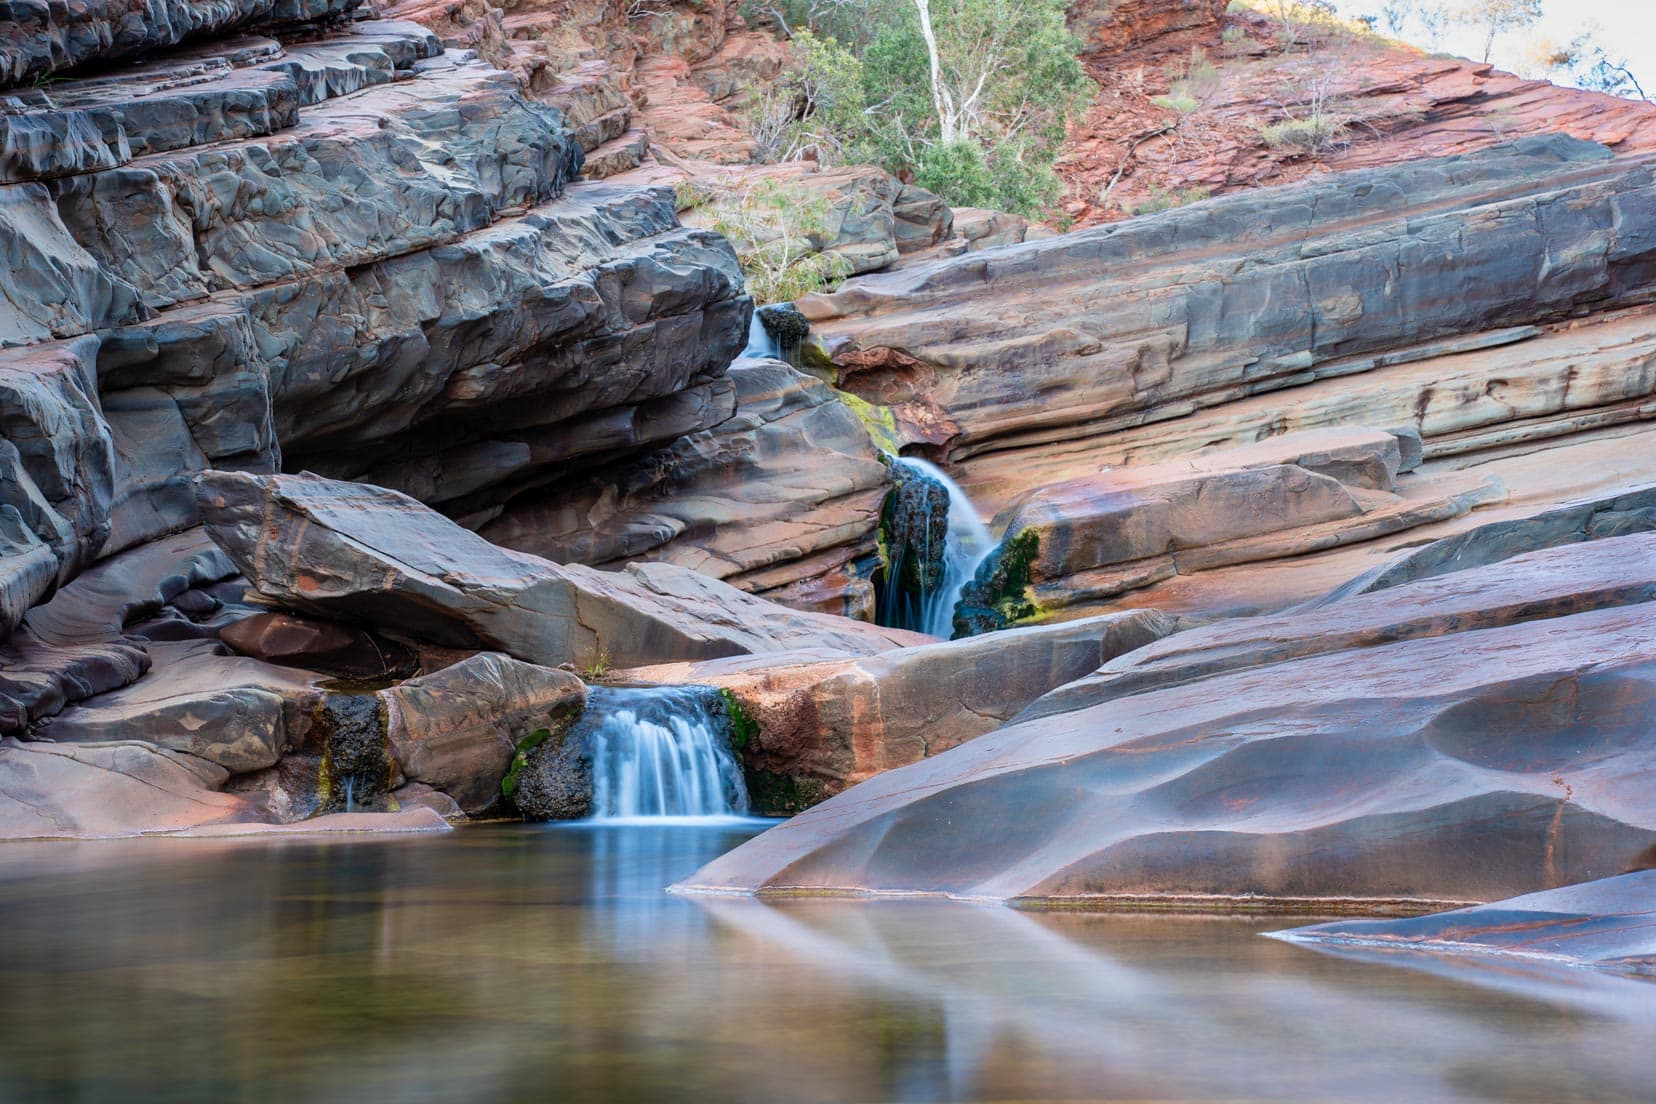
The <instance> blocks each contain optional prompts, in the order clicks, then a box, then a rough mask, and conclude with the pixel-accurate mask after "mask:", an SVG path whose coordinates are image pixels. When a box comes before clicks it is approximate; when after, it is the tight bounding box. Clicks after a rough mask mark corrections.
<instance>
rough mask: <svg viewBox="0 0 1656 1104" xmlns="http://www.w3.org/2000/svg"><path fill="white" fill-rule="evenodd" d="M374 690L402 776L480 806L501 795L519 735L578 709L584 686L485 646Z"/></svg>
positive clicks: (468, 807) (465, 805) (463, 804)
mask: <svg viewBox="0 0 1656 1104" xmlns="http://www.w3.org/2000/svg"><path fill="white" fill-rule="evenodd" d="M379 697H380V699H381V700H382V701H384V702H385V709H386V725H387V731H388V733H389V736H390V740H391V751H392V754H394V755H395V756H396V759H397V765H398V767H399V768H400V769H401V770H402V774H403V776H404V777H405V778H407V779H409V780H410V781H411V782H424V783H428V784H429V785H431V786H434V787H436V788H437V789H439V790H441V791H443V792H444V793H446V794H448V795H449V796H450V797H452V798H453V799H454V800H455V801H457V802H458V803H459V805H460V808H461V809H462V810H463V811H464V812H467V813H479V812H482V811H483V810H485V809H487V808H488V807H489V806H490V805H493V804H494V803H495V802H497V801H498V800H499V799H500V782H501V779H502V778H504V777H505V775H506V771H507V769H508V768H509V767H510V766H511V765H512V756H513V754H514V753H515V750H516V748H517V745H518V742H519V741H521V740H522V739H523V738H524V737H526V736H528V735H529V734H530V733H531V732H533V731H534V730H536V729H540V728H547V727H558V726H560V725H561V724H562V722H563V721H565V720H566V719H568V718H569V717H570V716H571V715H572V714H578V713H579V712H580V710H581V707H582V705H583V703H584V702H585V701H586V686H585V685H584V684H583V683H582V682H581V680H580V679H578V678H576V677H575V676H574V675H572V674H569V673H568V672H566V671H559V670H556V669H553V668H548V667H536V666H534V665H533V664H529V663H520V662H518V661H517V660H515V659H511V658H509V657H507V656H502V655H497V654H492V653H484V654H482V655H476V656H472V657H471V658H470V659H465V660H461V661H460V662H459V663H456V664H455V665H454V666H452V667H446V668H444V669H443V670H441V671H437V672H434V673H433V674H429V675H422V676H420V677H419V678H414V679H410V680H408V681H407V682H404V683H401V684H400V685H397V686H394V687H392V688H391V689H389V690H381V691H380V692H379Z"/></svg>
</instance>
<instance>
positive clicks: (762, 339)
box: [742, 311, 782, 360]
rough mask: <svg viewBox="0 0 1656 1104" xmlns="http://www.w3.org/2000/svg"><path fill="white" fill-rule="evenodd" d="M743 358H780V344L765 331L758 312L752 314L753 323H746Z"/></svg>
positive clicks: (762, 320) (762, 319)
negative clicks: (746, 334)
mask: <svg viewBox="0 0 1656 1104" xmlns="http://www.w3.org/2000/svg"><path fill="white" fill-rule="evenodd" d="M742 355H743V356H745V357H770V358H772V359H773V360H780V359H781V358H782V344H781V342H779V341H777V340H776V338H775V337H773V336H772V335H771V332H770V331H769V330H767V329H765V321H764V318H763V317H762V316H761V315H760V314H759V312H758V311H754V312H753V321H752V322H749V323H748V343H747V348H745V349H743V350H742Z"/></svg>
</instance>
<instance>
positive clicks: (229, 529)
mask: <svg viewBox="0 0 1656 1104" xmlns="http://www.w3.org/2000/svg"><path fill="white" fill-rule="evenodd" d="M201 509H202V513H203V515H204V516H205V519H206V524H207V531H208V533H210V534H211V535H212V537H213V539H214V540H215V541H216V542H218V544H219V546H220V547H222V548H223V549H224V550H225V552H226V553H227V554H228V555H229V556H230V558H231V559H232V560H233V561H235V563H236V566H237V567H239V568H240V569H241V570H242V572H243V573H244V574H246V575H247V576H248V578H249V581H250V582H251V583H252V584H253V586H254V587H256V588H257V589H258V590H259V592H260V593H262V594H264V595H265V596H266V597H268V598H271V599H273V600H275V601H278V602H280V603H282V604H283V605H286V606H289V607H291V608H295V609H300V610H310V611H313V612H316V613H319V614H322V615H324V616H335V617H345V618H351V619H355V620H359V621H363V622H366V623H368V624H379V625H394V626H396V627H397V628H398V629H399V630H401V631H403V632H408V633H412V634H414V635H416V636H420V637H423V638H426V639H430V640H433V641H435V642H437V643H441V644H448V645H451V646H455V647H482V648H492V649H498V650H500V651H503V652H506V653H507V654H509V655H511V656H514V657H516V658H518V659H522V660H525V661H528V662H530V663H539V664H544V665H546V666H556V665H558V664H560V663H577V662H578V663H587V664H594V665H601V664H607V663H614V664H617V665H620V666H628V667H634V666H640V665H643V664H648V663H659V662H663V661H668V660H676V659H712V658H716V657H718V656H728V655H737V654H743V653H749V652H765V651H782V650H786V649H788V648H790V647H797V646H800V645H803V644H805V643H813V644H816V643H820V644H823V645H825V646H828V647H837V648H843V649H845V650H847V651H850V652H851V653H853V654H860V655H866V654H870V653H873V652H879V651H884V650H886V649H889V648H893V647H896V646H898V645H899V644H903V643H913V642H917V641H919V640H925V639H927V638H925V637H920V636H918V635H917V634H914V633H905V632H902V631H901V630H896V629H882V628H879V627H876V626H872V625H864V624H861V623H859V622H855V621H850V620H846V619H844V618H835V617H830V616H828V615H826V614H815V613H803V612H797V611H793V610H789V609H786V608H785V607H782V606H778V605H775V604H773V603H770V602H766V601H764V600H763V599H760V598H754V597H752V596H750V595H747V594H744V593H742V592H741V591H739V590H736V589H735V588H733V587H729V586H726V585H724V584H722V583H718V582H716V581H715V580H713V579H709V578H707V577H705V576H701V575H697V574H696V573H694V572H691V571H687V570H685V569H683V568H675V567H672V566H669V565H666V564H652V565H647V566H634V567H632V568H630V569H628V571H626V572H624V573H620V574H611V573H607V572H601V571H595V570H593V569H591V568H587V567H581V566H560V565H558V564H554V563H550V562H548V561H546V560H542V559H539V558H537V557H534V556H529V555H525V554H523V553H519V552H512V551H509V550H507V549H504V548H500V547H497V546H495V545H492V544H490V543H489V542H488V541H486V540H484V539H483V538H482V537H479V536H477V535H476V534H475V533H471V532H468V531H467V530H465V529H462V528H461V527H460V526H458V525H456V524H454V523H453V522H451V521H448V520H447V519H446V518H444V517H442V516H441V515H440V514H437V513H434V512H433V511H431V510H429V509H427V508H426V507H424V506H422V505H421V504H420V503H418V502H416V501H414V500H413V499H410V498H407V497H405V496H403V495H400V494H397V493H395V492H392V491H387V490H384V489H382V488H378V487H369V486H364V485H362V484H356V483H341V482H335V481H332V480H325V479H320V478H318V477H316V476H251V475H245V474H237V473H229V472H215V473H209V474H207V475H205V476H203V477H202V483H201Z"/></svg>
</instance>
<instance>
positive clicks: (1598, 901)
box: [1270, 870, 1656, 974]
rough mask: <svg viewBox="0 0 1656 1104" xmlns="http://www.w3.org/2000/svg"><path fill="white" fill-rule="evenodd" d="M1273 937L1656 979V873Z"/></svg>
mask: <svg viewBox="0 0 1656 1104" xmlns="http://www.w3.org/2000/svg"><path fill="white" fill-rule="evenodd" d="M1270 934H1271V935H1273V936H1274V937H1276V938H1278V939H1286V940H1288V941H1290V942H1294V943H1323V944H1329V945H1333V946H1342V947H1345V946H1354V947H1373V948H1377V949H1385V950H1407V951H1426V952H1433V953H1437V954H1449V955H1496V956H1501V957H1509V958H1520V959H1532V960H1540V961H1543V962H1557V963H1564V964H1567V965H1572V966H1595V967H1598V968H1600V969H1606V970H1625V971H1629V972H1632V973H1640V974H1648V973H1656V871H1652V870H1639V871H1635V872H1632V873H1628V874H1623V875H1621V876H1619V877H1615V878H1603V879H1600V880H1598V881H1594V882H1586V883H1583V884H1581V885H1572V886H1565V887H1563V888H1562V889H1548V890H1543V891H1541V892H1540V893H1527V894H1525V895H1524V896H1522V897H1514V898H1511V899H1510V900H1506V901H1497V902H1495V903H1494V904H1490V905H1479V906H1477V907H1475V908H1466V909H1456V910H1455V911H1453V912H1440V913H1435V914H1433V915H1431V916H1417V917H1411V918H1408V919H1403V920H1340V921H1336V922H1335V923H1332V924H1314V925H1312V926H1311V927H1306V928H1293V929H1291V930H1289V931H1283V932H1271V933H1270Z"/></svg>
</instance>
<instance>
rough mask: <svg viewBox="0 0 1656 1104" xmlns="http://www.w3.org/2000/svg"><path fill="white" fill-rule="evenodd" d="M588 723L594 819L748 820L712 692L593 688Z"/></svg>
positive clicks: (723, 718) (724, 719) (726, 728)
mask: <svg viewBox="0 0 1656 1104" xmlns="http://www.w3.org/2000/svg"><path fill="white" fill-rule="evenodd" d="M589 723H590V724H591V729H590V733H589V737H588V738H589V739H590V741H591V748H592V815H593V819H594V820H619V819H624V818H628V819H630V818H639V817H710V816H743V815H746V813H747V811H748V797H747V787H746V786H745V785H744V784H743V782H742V767H741V764H740V763H738V762H737V760H736V755H735V753H734V752H733V751H732V750H731V747H730V735H729V733H730V717H729V714H728V713H727V712H726V709H725V703H724V699H723V698H722V697H721V696H720V695H719V692H718V691H717V690H714V689H712V688H711V687H706V686H653V687H642V688H638V689H614V688H608V687H594V688H593V690H592V691H591V694H590V696H589V697H588V700H587V708H586V715H585V717H583V718H582V725H583V726H585V725H587V724H589Z"/></svg>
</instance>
